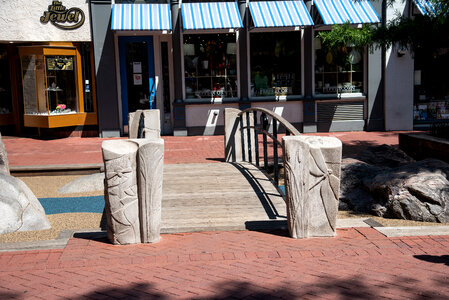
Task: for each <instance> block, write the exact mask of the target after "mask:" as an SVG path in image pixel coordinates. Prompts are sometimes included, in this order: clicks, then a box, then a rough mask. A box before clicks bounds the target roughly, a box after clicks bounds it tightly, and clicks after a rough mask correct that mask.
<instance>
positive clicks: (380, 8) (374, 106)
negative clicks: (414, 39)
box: [366, 1, 386, 131]
mask: <svg viewBox="0 0 449 300" xmlns="http://www.w3.org/2000/svg"><path fill="white" fill-rule="evenodd" d="M385 2H386V1H371V2H370V3H371V4H372V6H373V8H374V10H375V11H376V12H377V14H378V15H379V16H382V17H381V20H382V22H383V23H382V25H383V26H384V24H385V22H386V19H385V18H386V3H385ZM384 66H385V48H382V49H375V50H373V52H372V53H369V54H368V93H367V94H368V99H367V101H368V103H367V106H368V109H367V112H368V116H367V121H366V130H367V131H377V130H384V129H385V124H384V113H385V112H384V95H385V83H384V80H385V67H384Z"/></svg>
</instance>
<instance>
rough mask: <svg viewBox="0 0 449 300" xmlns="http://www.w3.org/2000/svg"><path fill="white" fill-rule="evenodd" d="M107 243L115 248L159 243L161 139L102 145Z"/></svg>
mask: <svg viewBox="0 0 449 300" xmlns="http://www.w3.org/2000/svg"><path fill="white" fill-rule="evenodd" d="M101 147H102V151H103V160H104V165H105V177H106V178H105V211H106V218H107V222H108V229H107V234H108V238H109V240H110V241H111V242H112V243H113V244H116V245H125V244H136V243H156V242H158V241H159V240H160V229H161V205H162V175H163V167H164V140H162V139H130V140H109V141H104V142H103V144H102V146H101Z"/></svg>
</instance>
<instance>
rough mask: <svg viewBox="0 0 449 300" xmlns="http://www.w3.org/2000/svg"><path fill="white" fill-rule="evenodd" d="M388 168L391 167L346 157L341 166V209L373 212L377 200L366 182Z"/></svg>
mask: <svg viewBox="0 0 449 300" xmlns="http://www.w3.org/2000/svg"><path fill="white" fill-rule="evenodd" d="M388 170H390V168H385V167H378V166H374V165H370V164H368V163H366V162H363V161H360V160H357V159H344V160H343V163H342V167H341V184H340V202H339V209H341V210H354V211H357V212H365V213H366V212H371V209H372V205H373V203H374V202H375V200H374V197H373V196H372V195H371V193H370V191H369V189H367V188H366V187H365V185H364V182H369V181H371V180H372V179H373V178H374V177H376V176H377V175H378V174H380V173H383V172H386V171H388Z"/></svg>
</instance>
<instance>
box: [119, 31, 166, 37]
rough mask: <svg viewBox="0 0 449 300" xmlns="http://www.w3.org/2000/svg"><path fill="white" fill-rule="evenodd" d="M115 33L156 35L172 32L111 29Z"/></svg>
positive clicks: (120, 34)
mask: <svg viewBox="0 0 449 300" xmlns="http://www.w3.org/2000/svg"><path fill="white" fill-rule="evenodd" d="M113 31H114V33H115V35H118V36H156V35H169V36H171V34H172V32H171V31H167V30H113Z"/></svg>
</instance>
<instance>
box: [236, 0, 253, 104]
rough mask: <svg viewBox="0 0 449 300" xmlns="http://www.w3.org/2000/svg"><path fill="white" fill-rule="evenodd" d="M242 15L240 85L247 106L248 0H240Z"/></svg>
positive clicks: (242, 97)
mask: <svg viewBox="0 0 449 300" xmlns="http://www.w3.org/2000/svg"><path fill="white" fill-rule="evenodd" d="M238 3H239V9H240V16H241V17H242V23H243V28H242V29H241V30H240V32H239V41H238V42H239V63H240V66H239V69H240V77H239V81H240V83H239V85H240V100H241V102H243V103H241V104H242V105H243V106H245V108H247V107H249V106H250V105H249V103H245V102H248V101H249V82H248V72H249V70H248V43H249V39H248V30H249V21H248V19H249V13H248V14H247V13H246V0H239V2H238Z"/></svg>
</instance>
